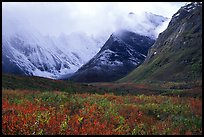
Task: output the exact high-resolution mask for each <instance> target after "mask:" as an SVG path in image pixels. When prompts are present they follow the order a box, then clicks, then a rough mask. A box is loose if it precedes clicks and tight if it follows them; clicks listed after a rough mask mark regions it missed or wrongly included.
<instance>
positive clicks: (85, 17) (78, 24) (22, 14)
mask: <svg viewBox="0 0 204 137" xmlns="http://www.w3.org/2000/svg"><path fill="white" fill-rule="evenodd" d="M185 3H186V2H95V3H94V2H75V3H74V2H50V3H49V2H3V3H2V7H3V10H2V12H3V19H2V20H3V21H4V17H5V16H11V17H12V16H13V17H14V16H15V17H18V19H19V20H21V22H24V21H25V22H26V21H28V22H29V23H30V24H31V25H32V26H33V27H34V28H36V29H38V30H39V31H40V32H41V33H43V34H44V35H47V34H48V35H55V36H58V35H59V34H60V33H66V34H69V33H71V32H77V31H79V32H86V33H88V34H97V33H106V32H111V31H114V30H115V29H116V28H115V26H117V23H118V22H119V21H120V19H123V17H124V16H127V14H128V13H129V12H134V13H135V14H137V15H138V20H140V19H142V13H144V12H145V11H146V12H152V13H154V14H157V15H162V16H164V17H168V18H171V17H172V16H173V14H174V13H176V12H177V11H178V9H179V8H180V7H181V6H184V5H185Z"/></svg>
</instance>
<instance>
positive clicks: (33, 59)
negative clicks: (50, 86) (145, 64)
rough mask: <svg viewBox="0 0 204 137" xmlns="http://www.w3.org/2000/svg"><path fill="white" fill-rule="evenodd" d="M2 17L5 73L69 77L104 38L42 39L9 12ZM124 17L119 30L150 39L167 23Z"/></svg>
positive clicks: (154, 18)
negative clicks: (121, 28) (135, 33)
mask: <svg viewBox="0 0 204 137" xmlns="http://www.w3.org/2000/svg"><path fill="white" fill-rule="evenodd" d="M2 16H3V18H2V19H3V20H2V69H3V72H7V73H15V74H24V75H34V76H41V77H47V78H53V79H60V78H63V77H67V76H70V75H71V74H73V73H74V72H76V71H77V70H78V69H79V68H80V67H81V66H82V65H84V64H85V63H87V62H88V61H89V60H90V59H92V58H93V57H94V56H95V55H96V54H97V53H98V52H99V51H100V49H101V47H102V46H103V44H104V43H105V42H106V40H107V39H108V36H107V35H100V36H99V35H98V36H90V35H87V34H86V33H79V32H77V33H71V34H69V35H67V34H63V33H62V34H61V35H60V36H44V35H42V34H41V33H40V32H39V31H38V30H37V29H35V28H34V27H33V26H31V25H30V23H29V22H25V20H26V19H24V20H23V22H22V19H21V18H19V17H17V16H14V15H12V13H10V14H4V13H3V14H2ZM127 18H128V21H127V20H126V19H127ZM127 18H126V19H124V20H126V21H125V22H123V20H122V19H121V23H122V22H123V23H125V24H126V26H123V25H122V26H121V27H124V28H125V29H127V30H132V31H133V32H137V33H139V34H141V35H144V36H149V37H152V38H155V33H156V29H157V28H158V27H159V26H162V24H163V23H164V22H165V21H166V20H167V18H164V17H162V16H157V15H154V14H151V13H146V16H145V23H146V24H145V23H144V22H143V21H141V22H140V21H138V20H137V18H136V16H135V15H134V13H132V14H128V17H127ZM138 24H139V26H140V27H138ZM50 29H52V28H50Z"/></svg>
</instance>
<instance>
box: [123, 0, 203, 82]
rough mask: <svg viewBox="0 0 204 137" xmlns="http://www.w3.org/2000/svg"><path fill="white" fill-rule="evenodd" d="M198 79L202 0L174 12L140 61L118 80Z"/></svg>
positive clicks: (200, 63)
mask: <svg viewBox="0 0 204 137" xmlns="http://www.w3.org/2000/svg"><path fill="white" fill-rule="evenodd" d="M196 80H202V3H197V2H194V3H190V4H188V5H185V6H183V7H181V8H180V9H179V10H178V12H177V13H175V14H174V15H173V17H172V19H171V21H170V23H169V25H168V27H167V29H166V30H165V31H164V32H162V33H161V34H160V35H159V37H158V39H157V40H156V42H155V44H154V45H153V46H152V47H151V49H150V50H149V52H148V55H147V58H146V59H145V61H144V63H143V64H142V65H140V66H139V67H138V68H136V69H135V70H134V71H132V72H131V73H130V74H129V75H127V76H126V77H124V78H122V79H120V80H119V82H155V81H178V82H181V81H183V82H188V81H196Z"/></svg>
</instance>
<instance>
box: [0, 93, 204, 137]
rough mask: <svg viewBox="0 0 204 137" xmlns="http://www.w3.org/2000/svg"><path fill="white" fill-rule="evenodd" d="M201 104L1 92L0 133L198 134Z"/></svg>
mask: <svg viewBox="0 0 204 137" xmlns="http://www.w3.org/2000/svg"><path fill="white" fill-rule="evenodd" d="M201 108H202V100H201V99H200V98H192V97H182V98H181V97H178V96H176V97H169V96H161V95H152V96H147V95H137V96H133V95H124V96H116V95H113V94H103V95H100V94H89V93H83V94H77V93H75V94H70V93H67V92H59V91H51V92H41V91H34V90H33V91H31V90H3V91H2V132H3V134H6V135H18V134H23V135H24V134H27V135H31V134H34V135H35V134H37V135H45V134H49V135H52V134H62V135H63V134H69V135H70V134H71V135H75V134H103V135H104V134H107V135H109V134H130V135H146V134H155V135H158V134H202V109H201Z"/></svg>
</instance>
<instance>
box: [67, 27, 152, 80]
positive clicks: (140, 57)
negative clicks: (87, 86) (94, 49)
mask: <svg viewBox="0 0 204 137" xmlns="http://www.w3.org/2000/svg"><path fill="white" fill-rule="evenodd" d="M153 44H154V39H151V38H149V37H147V36H142V35H139V34H136V33H134V32H130V31H127V30H120V31H116V32H115V33H113V34H112V35H111V36H110V38H109V39H108V40H107V41H106V43H105V44H104V46H103V47H102V48H101V50H100V51H99V52H98V53H97V54H96V55H95V56H94V57H93V58H92V59H91V60H90V61H89V62H88V63H86V64H85V65H83V66H82V67H81V68H80V69H79V70H78V71H77V72H75V73H74V74H73V75H72V76H71V78H70V79H71V80H73V81H77V82H104V81H114V80H117V79H119V78H121V77H123V76H125V75H127V73H128V72H130V71H131V70H133V69H134V68H136V67H137V66H139V65H140V64H141V63H142V62H143V61H144V59H145V57H146V55H147V51H148V49H149V48H150V47H151V46H152V45H153Z"/></svg>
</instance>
